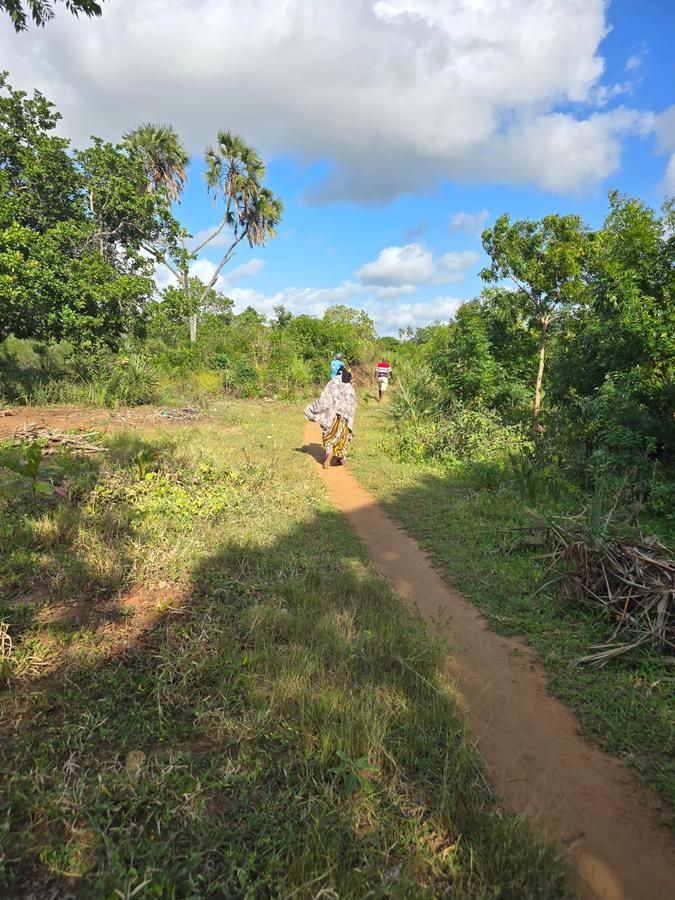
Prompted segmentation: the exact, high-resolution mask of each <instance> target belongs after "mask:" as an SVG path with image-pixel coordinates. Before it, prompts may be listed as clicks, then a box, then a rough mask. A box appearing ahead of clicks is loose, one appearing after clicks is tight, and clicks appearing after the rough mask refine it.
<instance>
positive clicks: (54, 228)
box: [0, 74, 178, 350]
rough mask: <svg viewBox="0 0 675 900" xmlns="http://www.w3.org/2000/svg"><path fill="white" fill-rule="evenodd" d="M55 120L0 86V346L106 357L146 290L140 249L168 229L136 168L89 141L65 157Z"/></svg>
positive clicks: (163, 205) (129, 326)
mask: <svg viewBox="0 0 675 900" xmlns="http://www.w3.org/2000/svg"><path fill="white" fill-rule="evenodd" d="M58 119H59V115H58V114H57V113H56V112H55V111H54V109H53V107H52V105H51V104H50V103H49V102H48V101H47V100H46V99H45V98H44V97H43V96H42V95H41V94H39V93H38V92H35V93H34V95H33V97H32V98H29V97H28V96H27V95H26V94H25V93H23V92H21V91H15V90H13V89H12V88H11V86H10V85H9V84H8V82H7V75H6V74H3V75H2V76H0V340H1V339H4V338H6V337H7V335H8V334H9V333H10V332H11V333H13V334H14V335H15V336H17V337H20V338H35V339H38V340H43V341H61V340H68V341H69V342H70V343H71V344H73V345H75V346H77V347H79V348H81V349H83V350H92V349H95V348H98V347H100V346H101V345H106V346H110V347H115V346H117V345H118V344H119V341H120V339H121V337H122V335H123V334H125V333H130V332H133V331H135V330H136V329H137V328H138V327H139V325H140V324H141V322H142V320H143V315H144V307H145V305H146V304H147V302H148V299H149V298H150V296H151V294H152V292H153V290H154V283H153V279H152V273H153V264H152V262H151V260H150V259H148V256H147V252H146V251H147V247H148V245H152V244H154V243H157V242H161V243H163V244H166V245H167V246H169V245H170V246H173V245H174V244H175V241H176V239H177V236H178V226H177V223H176V222H175V220H174V219H173V218H172V216H171V213H170V211H169V207H168V203H167V202H166V199H165V198H164V197H163V196H161V195H160V194H159V193H149V192H147V191H146V190H144V187H143V186H144V184H145V176H144V172H143V168H142V166H141V164H140V162H139V161H138V160H136V159H132V158H130V157H129V156H128V155H127V154H126V153H124V152H123V150H122V148H120V147H115V146H113V145H112V144H108V143H105V142H103V141H101V140H99V139H96V138H95V139H94V142H93V144H92V146H91V147H88V148H86V149H85V150H82V151H76V152H74V153H69V145H68V142H67V141H65V140H63V139H61V138H58V137H55V136H54V135H53V134H52V132H53V130H54V128H55V126H56V123H57V121H58Z"/></svg>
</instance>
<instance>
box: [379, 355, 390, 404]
mask: <svg viewBox="0 0 675 900" xmlns="http://www.w3.org/2000/svg"><path fill="white" fill-rule="evenodd" d="M375 376H376V378H377V399H378V402H379V401H380V400H382V395H383V394H384V392H385V391H386V390H387V385H388V384H389V378H390V376H391V366H390V365H389V362H388V361H387V360H386V359H383V360H382V362H379V363H378V364H377V367H376V369H375Z"/></svg>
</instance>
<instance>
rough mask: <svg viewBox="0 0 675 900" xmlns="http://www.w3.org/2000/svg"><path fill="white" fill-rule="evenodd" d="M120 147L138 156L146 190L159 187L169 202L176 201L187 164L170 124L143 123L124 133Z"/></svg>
mask: <svg viewBox="0 0 675 900" xmlns="http://www.w3.org/2000/svg"><path fill="white" fill-rule="evenodd" d="M123 140H124V144H125V146H126V147H127V149H128V150H129V151H130V152H131V153H136V154H138V155H139V157H140V158H141V160H142V162H143V168H144V169H145V172H146V175H147V178H148V190H158V189H160V188H162V189H163V190H165V191H166V193H167V195H168V196H169V197H170V198H171V200H178V198H179V197H180V195H181V192H182V190H183V186H184V184H185V182H186V180H187V176H186V174H185V169H186V168H187V165H188V163H189V161H190V157H189V155H188V152H187V150H186V149H185V147H184V146H183V145H182V143H181V141H180V138H179V137H178V135H177V134H176V131H175V130H174V128H173V126H172V125H154V124H153V123H152V122H145V123H143V124H142V125H139V126H138V127H137V128H134V129H133V131H128V132H127V133H126V134H125V135H124V137H123Z"/></svg>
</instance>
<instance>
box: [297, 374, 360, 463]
mask: <svg viewBox="0 0 675 900" xmlns="http://www.w3.org/2000/svg"><path fill="white" fill-rule="evenodd" d="M351 381H352V375H351V372H349V371H347V369H346V368H344V367H343V368H342V369H340V371H339V372H338V374H337V375H336V376H335V378H332V379H331V380H330V381H329V382H328V384H327V385H326V387H325V388H324V389H323V390H322V391H321V396H320V397H319V399H318V400H315V401H314V402H313V403H310V404H309V406H308V407H307V408H306V409H305V418H306V419H309V421H310V422H317V423H318V424H319V425H320V426H321V434H322V435H323V441H322V443H323V449H324V450H325V451H326V457H325V459H324V461H323V467H324V469H327V468H328V466H329V465H330V462H331V459H332V457H333V456H334V457H335V458H336V459H337V460H338V462H339V463H340V464H341V465H344V461H345V459H346V457H347V446H348V444H349V442H350V441H351V439H352V437H353V431H354V416H355V415H356V392H355V390H354V388H353V386H352V383H351Z"/></svg>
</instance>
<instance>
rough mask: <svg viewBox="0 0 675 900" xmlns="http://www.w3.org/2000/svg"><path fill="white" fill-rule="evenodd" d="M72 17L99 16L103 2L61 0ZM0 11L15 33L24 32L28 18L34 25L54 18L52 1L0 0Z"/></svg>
mask: <svg viewBox="0 0 675 900" xmlns="http://www.w3.org/2000/svg"><path fill="white" fill-rule="evenodd" d="M62 2H65V5H66V9H67V10H68V11H69V12H71V13H72V14H73V15H74V16H77V15H78V14H79V13H84V14H85V16H90V17H91V16H100V15H101V12H102V9H101V4H102V3H103V2H104V0H98V2H97V0H62ZM0 10H2V11H4V12H6V13H7V14H8V15H9V18H10V19H11V21H12V25H14V28H15V30H16V31H25V30H26V28H27V27H28V18H29V17H30V18H31V19H32V20H33V22H35V24H36V25H45V24H46V23H47V22H49V21H50V19H53V18H54V6H53V0H0Z"/></svg>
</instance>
